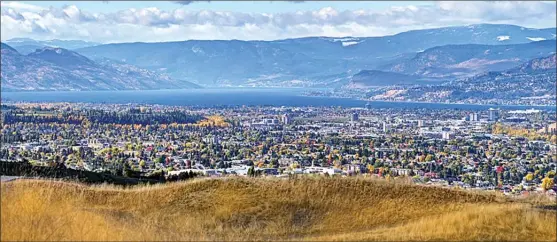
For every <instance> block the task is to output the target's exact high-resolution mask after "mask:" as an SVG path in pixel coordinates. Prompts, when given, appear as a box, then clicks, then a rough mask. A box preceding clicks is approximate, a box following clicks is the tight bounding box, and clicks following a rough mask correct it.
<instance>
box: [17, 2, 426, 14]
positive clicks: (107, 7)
mask: <svg viewBox="0 0 557 242" xmlns="http://www.w3.org/2000/svg"><path fill="white" fill-rule="evenodd" d="M22 2H23V3H27V4H32V5H37V6H42V7H47V8H48V7H50V6H53V7H64V6H66V5H76V6H77V7H79V8H80V9H87V10H89V11H94V12H105V13H106V12H110V11H114V10H124V9H129V8H148V7H157V8H159V9H161V10H166V11H169V10H172V9H175V8H178V7H182V6H180V5H179V4H176V3H174V2H171V1H137V2H135V1H112V2H110V1H108V2H107V3H104V2H101V1H75V2H67V1H22ZM407 5H432V2H429V1H395V2H393V1H377V2H374V1H347V2H344V1H343V2H341V1H336V2H335V1H307V2H287V1H213V2H205V1H199V2H195V3H192V4H188V5H185V6H183V7H184V8H186V9H190V10H196V11H199V10H207V9H210V10H214V11H233V12H265V13H277V12H290V11H311V10H316V9H321V8H324V7H332V8H334V9H337V10H339V11H343V10H357V9H374V10H385V9H387V8H390V7H392V6H407Z"/></svg>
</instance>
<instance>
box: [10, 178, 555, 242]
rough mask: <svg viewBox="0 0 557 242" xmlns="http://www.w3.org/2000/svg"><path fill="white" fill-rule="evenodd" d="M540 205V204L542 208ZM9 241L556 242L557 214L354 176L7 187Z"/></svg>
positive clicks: (487, 197) (33, 182) (491, 196)
mask: <svg viewBox="0 0 557 242" xmlns="http://www.w3.org/2000/svg"><path fill="white" fill-rule="evenodd" d="M538 203H539V202H538ZM1 212H2V213H1V222H2V224H1V240H2V241H14V240H34V241H44V240H50V241H61V240H66V241H76V240H87V241H92V240H101V241H102V240H105V241H106V240H112V241H114V240H125V241H138V240H149V241H153V240H159V241H162V240H165V241H168V240H180V241H183V240H518V241H524V240H545V241H555V240H556V237H557V236H556V232H555V230H556V226H557V225H556V221H555V216H556V215H557V214H556V212H555V211H547V210H540V209H535V208H533V207H532V205H531V204H530V203H528V202H527V201H510V200H508V199H507V198H504V197H501V196H497V195H495V194H492V193H477V192H475V193H472V192H466V191H457V190H449V189H443V188H435V187H423V186H415V185H410V184H403V183H400V182H385V181H376V180H370V179H354V178H313V179H312V178H302V179H293V180H279V179H247V178H230V179H197V180H193V181H188V182H180V183H173V184H164V185H154V186H139V187H133V188H127V189H124V188H121V187H116V186H110V185H103V186H86V185H81V184H75V183H65V182H57V181H37V180H20V181H14V182H9V183H4V184H2V208H1Z"/></svg>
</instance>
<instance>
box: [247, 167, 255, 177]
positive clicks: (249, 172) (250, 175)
mask: <svg viewBox="0 0 557 242" xmlns="http://www.w3.org/2000/svg"><path fill="white" fill-rule="evenodd" d="M247 175H248V177H254V176H255V169H254V168H253V166H250V167H249V168H248V174H247Z"/></svg>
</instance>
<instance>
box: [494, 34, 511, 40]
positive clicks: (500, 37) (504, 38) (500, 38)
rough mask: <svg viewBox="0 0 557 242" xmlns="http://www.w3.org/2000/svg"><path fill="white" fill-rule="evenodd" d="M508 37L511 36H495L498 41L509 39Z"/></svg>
mask: <svg viewBox="0 0 557 242" xmlns="http://www.w3.org/2000/svg"><path fill="white" fill-rule="evenodd" d="M510 38H511V36H508V35H500V36H497V40H498V41H505V40H509V39H510Z"/></svg>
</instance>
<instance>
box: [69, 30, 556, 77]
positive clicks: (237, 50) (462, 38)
mask: <svg viewBox="0 0 557 242" xmlns="http://www.w3.org/2000/svg"><path fill="white" fill-rule="evenodd" d="M502 36H504V37H505V38H503V37H502ZM509 36H510V37H509ZM506 37H508V38H506ZM529 38H530V39H529ZM532 39H536V40H539V39H547V40H550V39H551V40H553V39H555V29H528V28H523V27H520V26H514V25H489V24H480V25H470V26H458V27H447V28H437V29H426V30H415V31H408V32H404V33H400V34H396V35H391V36H382V37H345V38H332V37H307V38H298V39H285V40H275V41H240V40H187V41H178V42H160V43H119V44H105V45H97V46H91V47H86V48H80V49H77V50H76V51H78V52H79V53H81V54H83V55H84V56H87V57H88V58H90V59H93V60H97V59H99V58H109V59H113V60H118V61H122V62H125V63H128V64H131V65H136V66H139V67H141V68H146V69H149V70H154V71H161V72H164V73H166V74H168V75H169V76H170V77H173V78H180V79H184V80H187V81H190V82H193V83H197V84H200V85H202V86H227V85H232V86H239V85H246V84H249V85H255V84H257V85H259V86H268V85H272V84H278V83H282V84H281V85H283V86H284V85H286V86H310V85H312V84H314V85H317V84H319V86H321V85H322V84H323V83H321V80H322V77H323V76H330V75H337V74H339V73H348V74H349V75H354V74H356V73H357V72H359V71H361V70H372V69H379V70H384V69H383V68H379V67H382V66H385V65H387V64H390V63H392V62H393V61H395V60H396V61H398V62H400V61H405V60H408V59H410V58H412V57H413V56H414V55H411V54H409V53H416V52H420V51H423V50H426V49H429V48H433V47H436V46H443V45H464V44H478V45H509V44H526V43H532V42H534V41H533V40H532ZM532 48H537V47H536V46H532ZM554 49H555V44H553V51H554ZM531 51H533V50H531ZM542 51H545V49H543V50H542ZM548 54H549V52H547V51H545V52H544V53H543V54H542V55H540V56H532V55H527V56H524V57H522V56H511V57H512V58H519V59H522V58H526V59H531V58H535V57H541V56H543V55H548ZM511 57H505V58H511ZM499 61H500V60H499ZM513 64H515V63H513ZM407 74H408V73H407ZM292 80H299V81H301V82H291V81H292ZM297 83H298V84H297ZM300 83H301V84H300Z"/></svg>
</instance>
